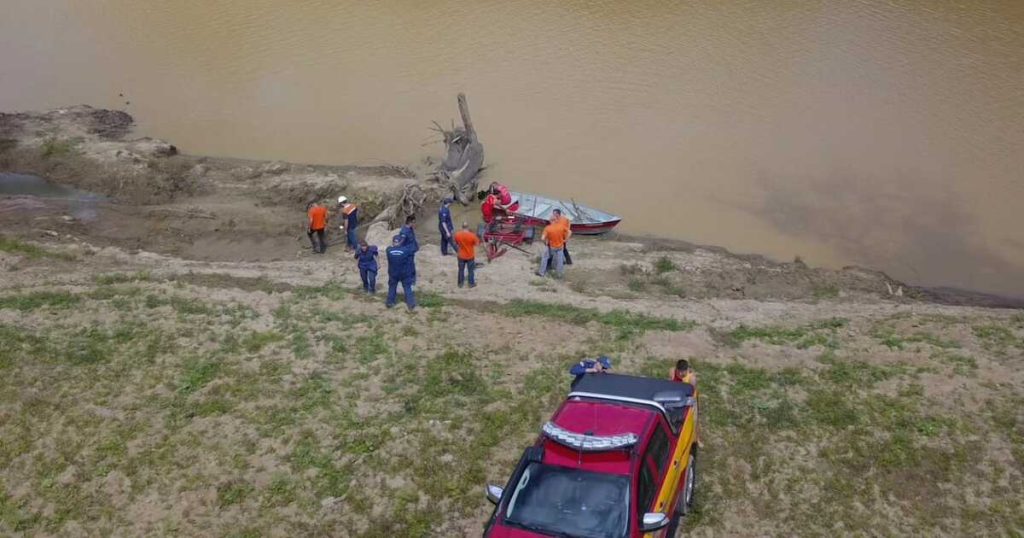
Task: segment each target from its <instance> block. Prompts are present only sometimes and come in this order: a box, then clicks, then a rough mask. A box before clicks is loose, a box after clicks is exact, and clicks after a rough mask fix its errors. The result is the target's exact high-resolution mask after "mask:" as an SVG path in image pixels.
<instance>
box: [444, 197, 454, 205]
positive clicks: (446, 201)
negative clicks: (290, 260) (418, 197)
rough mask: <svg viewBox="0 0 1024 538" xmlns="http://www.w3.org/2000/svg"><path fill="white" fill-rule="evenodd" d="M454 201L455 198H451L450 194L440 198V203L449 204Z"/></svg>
mask: <svg viewBox="0 0 1024 538" xmlns="http://www.w3.org/2000/svg"><path fill="white" fill-rule="evenodd" d="M454 201H455V199H454V198H452V197H451V196H449V197H447V198H442V199H441V203H442V204H450V203H452V202H454Z"/></svg>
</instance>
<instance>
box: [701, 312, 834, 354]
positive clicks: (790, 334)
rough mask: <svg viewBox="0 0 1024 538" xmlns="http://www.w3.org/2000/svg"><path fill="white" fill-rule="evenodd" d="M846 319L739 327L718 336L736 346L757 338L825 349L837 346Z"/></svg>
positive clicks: (771, 342)
mask: <svg viewBox="0 0 1024 538" xmlns="http://www.w3.org/2000/svg"><path fill="white" fill-rule="evenodd" d="M847 323H848V322H847V320H845V319H842V318H830V319H826V320H822V321H819V322H815V323H811V324H808V325H803V326H799V327H772V326H768V327H748V326H747V325H740V326H739V327H737V328H735V329H733V330H732V331H728V332H726V333H722V334H720V335H719V338H720V339H721V340H722V341H723V342H724V343H725V344H727V345H729V346H733V347H737V346H739V345H741V344H742V343H743V342H747V341H750V340H758V341H762V342H766V343H768V344H772V345H775V346H783V345H790V344H793V345H794V346H795V347H797V348H798V349H807V348H809V347H814V346H820V347H824V348H827V349H835V348H837V347H839V340H838V330H839V329H841V328H843V327H845V326H846V325H847Z"/></svg>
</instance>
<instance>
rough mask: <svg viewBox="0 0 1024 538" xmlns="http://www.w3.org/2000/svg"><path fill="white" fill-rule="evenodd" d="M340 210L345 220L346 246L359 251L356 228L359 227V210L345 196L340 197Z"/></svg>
mask: <svg viewBox="0 0 1024 538" xmlns="http://www.w3.org/2000/svg"><path fill="white" fill-rule="evenodd" d="M338 209H339V210H340V211H341V215H342V216H343V217H344V218H345V245H346V247H347V248H350V249H352V250H359V241H358V240H357V239H356V228H358V227H359V208H358V207H357V206H356V204H353V203H351V202H349V201H348V198H345V197H344V196H339V197H338Z"/></svg>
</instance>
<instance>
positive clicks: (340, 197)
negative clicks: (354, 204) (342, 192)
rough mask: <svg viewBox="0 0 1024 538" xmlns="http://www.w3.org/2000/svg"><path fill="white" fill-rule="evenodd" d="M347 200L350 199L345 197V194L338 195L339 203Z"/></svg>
mask: <svg viewBox="0 0 1024 538" xmlns="http://www.w3.org/2000/svg"><path fill="white" fill-rule="evenodd" d="M347 201H348V198H345V197H344V196H339V197H338V205H341V204H344V203H345V202H347Z"/></svg>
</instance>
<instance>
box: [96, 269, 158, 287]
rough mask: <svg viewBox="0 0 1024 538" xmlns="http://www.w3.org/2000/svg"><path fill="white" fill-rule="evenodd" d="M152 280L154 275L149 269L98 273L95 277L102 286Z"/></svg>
mask: <svg viewBox="0 0 1024 538" xmlns="http://www.w3.org/2000/svg"><path fill="white" fill-rule="evenodd" d="M151 280H153V276H152V275H151V274H150V272H149V271H138V272H135V273H107V274H103V275H97V276H96V277H95V278H93V281H94V282H96V283H97V284H99V285H101V286H110V285H114V284H127V283H132V282H149V281H151Z"/></svg>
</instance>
